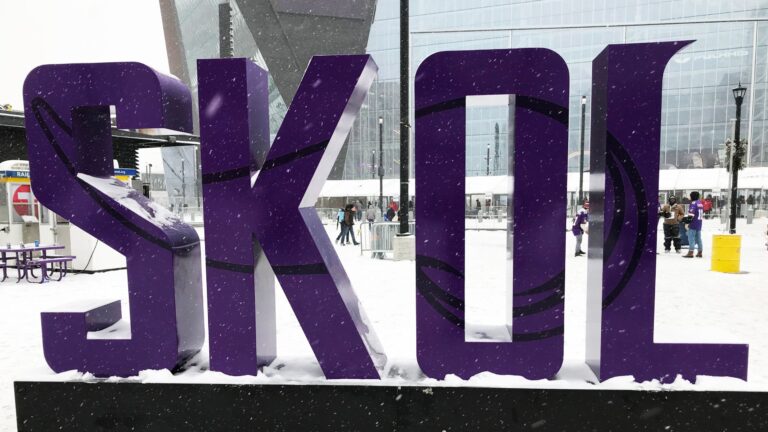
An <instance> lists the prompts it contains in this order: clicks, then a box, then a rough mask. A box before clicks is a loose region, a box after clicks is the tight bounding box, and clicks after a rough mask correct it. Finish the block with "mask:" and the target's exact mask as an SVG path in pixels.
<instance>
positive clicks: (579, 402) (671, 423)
mask: <svg viewBox="0 0 768 432" xmlns="http://www.w3.org/2000/svg"><path fill="white" fill-rule="evenodd" d="M15 390H16V414H17V418H18V428H19V431H22V432H23V431H46V432H47V431H54V430H55V431H162V432H169V431H206V432H208V431H240V430H247V431H264V432H276V431H291V432H293V431H318V432H324V431H328V432H331V431H333V432H340V431H365V432H368V431H419V432H426V431H438V432H443V431H445V432H448V431H480V432H490V431H530V430H533V431H557V432H562V431H621V432H629V431H676V432H679V431H696V432H702V431H718V432H720V431H765V430H768V409H766V407H768V393H742V392H690V391H662V392H647V391H618V390H532V389H509V388H476V387H471V388H470V387H389V386H352V385H221V384H139V383H120V384H114V383H98V384H88V383H58V382H17V383H16V384H15Z"/></svg>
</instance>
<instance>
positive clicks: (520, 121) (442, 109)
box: [415, 49, 568, 379]
mask: <svg viewBox="0 0 768 432" xmlns="http://www.w3.org/2000/svg"><path fill="white" fill-rule="evenodd" d="M415 88H416V145H415V155H416V190H417V191H418V194H419V196H420V197H421V202H422V203H423V202H428V203H429V205H420V206H417V208H416V223H417V224H418V229H417V230H416V232H417V233H418V234H417V235H418V239H417V242H416V254H417V257H416V289H417V294H416V313H417V320H416V321H417V322H416V327H417V341H418V342H417V344H418V352H417V353H418V361H419V365H420V366H421V368H422V370H423V371H424V373H425V374H427V375H428V376H430V377H432V378H438V379H441V378H443V377H445V375H447V374H455V375H458V376H459V377H462V378H469V377H471V376H472V375H475V374H477V373H480V372H483V371H490V372H494V373H497V374H505V375H521V376H524V377H527V378H530V379H540V378H550V377H552V376H553V375H555V374H556V373H557V371H558V370H559V368H560V366H561V364H562V360H563V309H564V308H563V298H564V295H565V284H564V283H565V256H564V249H565V234H564V229H563V227H564V216H565V205H566V195H565V193H566V173H567V165H566V163H567V158H568V154H567V153H568V128H567V123H566V122H567V108H566V107H567V106H568V68H567V66H566V64H565V62H564V61H563V59H562V58H561V57H560V56H559V55H557V54H556V53H554V52H553V51H550V50H547V49H513V50H484V51H456V52H441V53H437V54H434V55H432V56H430V57H429V58H427V59H426V60H425V61H424V62H423V63H422V64H421V66H420V67H419V70H418V72H417V73H416V84H415ZM493 94H515V95H517V97H516V102H515V125H514V128H515V152H514V189H513V190H514V192H515V195H514V228H513V232H510V233H509V235H510V236H513V237H512V242H513V255H514V266H513V269H512V275H513V276H512V277H513V281H512V283H509V282H508V285H509V286H508V287H507V289H508V290H509V291H511V293H510V294H511V295H510V296H509V298H512V304H508V305H507V307H508V308H513V309H512V316H513V323H514V324H513V329H512V342H511V343H486V342H483V343H470V342H466V341H465V338H464V325H465V323H464V290H465V282H464V182H465V180H464V178H465V157H466V155H465V153H466V144H465V116H466V112H465V109H464V98H465V97H466V96H470V95H493ZM509 193H510V196H511V195H512V191H509ZM466 289H472V287H471V286H469V287H466Z"/></svg>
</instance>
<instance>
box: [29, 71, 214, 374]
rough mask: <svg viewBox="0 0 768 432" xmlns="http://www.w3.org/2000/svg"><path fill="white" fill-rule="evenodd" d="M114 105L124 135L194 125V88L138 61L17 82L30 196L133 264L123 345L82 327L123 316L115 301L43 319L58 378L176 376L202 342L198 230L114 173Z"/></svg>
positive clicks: (45, 343) (47, 354) (48, 356)
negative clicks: (149, 372)
mask: <svg viewBox="0 0 768 432" xmlns="http://www.w3.org/2000/svg"><path fill="white" fill-rule="evenodd" d="M110 105H112V106H115V108H116V111H117V124H118V127H120V128H130V129H136V128H167V129H175V130H180V131H191V129H192V111H191V104H190V96H189V90H188V89H187V88H186V87H185V86H184V85H183V84H182V83H180V82H179V81H178V80H175V79H173V78H170V77H167V76H164V75H161V74H158V73H157V72H155V71H153V70H152V69H150V68H148V67H147V66H144V65H142V64H139V63H100V64H71V65H47V66H41V67H38V68H36V69H34V70H33V71H32V72H30V74H29V75H28V76H27V80H26V82H25V83H24V108H25V111H26V120H25V123H26V129H27V141H28V145H29V164H30V176H31V178H32V187H33V188H34V190H35V194H36V196H37V197H38V199H39V200H40V202H41V203H42V204H43V205H45V206H46V207H48V208H49V209H51V210H52V211H54V212H55V213H57V214H59V215H61V216H63V217H64V218H66V219H68V220H69V221H70V222H71V223H72V224H74V225H76V226H78V227H80V228H81V229H83V230H84V231H86V232H87V233H89V234H91V235H92V236H94V237H96V238H97V239H99V240H100V241H101V242H103V243H105V244H107V245H108V246H110V247H112V248H114V249H115V250H117V251H118V252H120V253H122V254H123V255H125V257H126V261H127V265H128V292H129V293H128V294H129V299H130V309H131V314H130V315H131V338H130V339H108V340H89V339H87V332H88V331H89V330H94V329H97V328H102V327H104V326H106V325H108V324H109V322H115V321H116V320H118V319H119V318H120V314H119V308H118V307H116V305H115V303H109V304H105V305H103V306H100V307H96V308H93V307H80V308H78V312H75V311H73V312H66V313H43V314H42V327H43V349H44V352H45V358H46V360H47V361H48V364H49V365H50V366H51V368H52V369H53V370H54V371H56V372H61V371H66V370H71V369H77V370H81V371H87V372H91V373H93V374H95V375H97V376H111V375H118V376H129V375H136V374H137V373H138V372H139V371H141V370H144V369H163V368H168V369H171V368H174V367H175V366H177V365H179V364H180V363H181V362H183V361H184V360H185V359H187V358H188V357H190V356H191V355H193V354H195V353H197V352H198V351H199V350H200V347H201V346H202V344H203V338H204V333H205V332H204V330H205V328H204V327H203V325H204V324H203V296H202V286H201V274H200V245H199V239H198V236H197V233H196V232H195V230H194V229H192V227H190V226H188V225H186V224H184V223H183V222H181V221H180V220H178V219H176V218H175V217H173V216H172V215H171V214H170V212H168V211H167V210H166V209H164V208H162V207H159V206H157V205H155V204H154V203H152V202H150V201H149V200H147V199H146V198H144V197H143V196H142V195H140V194H139V193H138V192H136V191H135V190H133V189H132V188H130V187H129V186H128V185H125V184H124V183H122V182H120V181H118V180H115V179H113V178H112V177H111V176H112V174H113V167H112V156H113V155H112V136H111V130H110V118H109V107H110ZM94 317H97V318H98V319H97V321H98V323H97V324H98V325H96V326H95V324H94V322H95V321H94V319H96V318H94ZM92 318H93V319H92Z"/></svg>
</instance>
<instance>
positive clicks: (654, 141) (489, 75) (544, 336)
mask: <svg viewBox="0 0 768 432" xmlns="http://www.w3.org/2000/svg"><path fill="white" fill-rule="evenodd" d="M688 43H689V42H664V43H645V44H628V45H609V46H608V47H606V48H605V50H604V51H603V52H602V53H601V54H600V55H599V56H598V57H597V58H596V59H595V61H594V62H593V80H594V89H593V100H594V105H593V124H592V130H593V134H592V152H591V158H592V161H591V166H592V172H591V176H592V180H591V184H592V191H591V194H590V198H591V204H592V206H593V210H594V211H593V215H595V217H594V219H595V220H596V221H595V223H594V224H593V227H592V235H591V236H590V245H589V247H590V256H591V257H597V258H595V259H592V260H591V262H590V266H591V268H590V279H589V305H588V308H589V310H588V313H589V315H588V320H589V323H588V335H587V341H588V344H589V348H588V359H589V360H588V361H589V363H590V366H591V367H592V368H593V369H594V370H595V371H596V373H597V375H598V376H599V378H600V379H607V378H610V377H613V376H618V375H634V376H635V378H636V379H638V380H647V379H654V378H655V379H659V380H660V381H662V382H669V381H672V380H673V379H674V378H675V377H676V376H677V375H678V374H681V375H683V376H684V377H685V378H689V379H693V378H695V376H696V375H716V376H732V377H738V378H741V379H746V371H747V357H748V348H747V346H746V345H719V344H660V343H655V342H654V341H653V316H654V297H655V294H654V284H655V271H656V268H655V265H656V263H655V247H656V246H655V236H656V220H655V218H653V217H651V216H650V215H651V213H653V212H655V203H656V200H657V195H658V171H659V158H658V154H659V144H660V133H659V130H660V114H661V83H662V76H663V72H664V68H665V66H666V64H667V62H668V61H669V59H670V58H671V57H672V55H673V54H674V53H676V52H677V51H678V50H680V49H681V48H683V47H684V46H685V45H687V44H688ZM376 71H377V67H376V65H375V63H374V62H373V60H372V59H371V57H370V56H367V55H350V56H321V57H314V58H313V59H312V61H311V62H310V64H309V66H308V68H307V71H306V73H305V75H304V78H303V80H302V82H301V84H300V86H299V88H298V91H297V93H296V96H295V98H294V99H293V102H292V104H291V106H290V108H289V110H288V113H287V114H286V116H285V120H284V122H283V125H282V126H281V128H280V129H279V131H278V133H277V137H276V138H275V140H274V143H273V144H272V146H271V147H270V143H269V119H268V102H269V101H268V89H267V72H266V71H265V70H263V69H261V68H259V67H258V66H257V65H255V64H253V63H252V62H250V61H248V60H245V59H217V60H200V61H199V62H198V77H199V98H200V100H199V102H200V103H199V105H200V113H201V115H200V124H201V145H202V152H201V154H202V170H203V193H204V198H205V205H206V212H205V218H206V221H205V222H206V223H205V230H206V237H207V239H208V241H207V242H206V260H205V266H206V271H207V287H206V288H207V291H208V295H207V299H208V304H207V307H208V317H209V322H208V323H207V324H208V328H209V338H210V339H209V342H210V355H211V363H210V364H211V369H213V370H216V371H220V372H224V373H227V374H231V375H245V374H255V373H256V371H257V370H258V368H259V366H260V365H263V364H267V363H269V362H270V361H271V360H272V359H273V358H274V356H275V343H276V341H275V339H276V331H275V299H274V289H275V288H274V280H275V277H276V278H277V280H279V282H280V285H281V286H282V287H283V289H284V290H285V293H286V297H287V298H288V301H289V302H290V304H291V306H292V308H293V310H294V312H295V314H296V317H297V318H298V320H299V322H300V324H301V326H302V329H303V330H304V332H305V334H306V336H307V339H308V340H309V342H310V345H311V347H312V349H313V351H314V353H315V355H316V357H317V359H318V361H319V363H320V365H321V367H322V369H323V372H324V373H325V376H326V377H327V378H331V379H334V378H358V379H359V378H369V379H377V378H379V377H380V372H381V368H382V366H383V365H384V364H385V362H386V353H385V352H384V349H383V347H382V346H381V344H380V343H379V341H378V339H377V337H376V334H375V332H374V329H373V327H372V326H371V325H370V322H369V321H368V319H367V318H366V314H365V311H364V310H363V309H362V308H361V306H360V302H359V301H358V299H357V297H356V295H355V292H354V290H353V287H352V286H351V284H350V281H349V278H348V277H347V275H346V273H345V271H344V268H343V266H342V265H341V263H340V261H339V259H338V257H337V256H336V254H335V252H334V249H333V247H332V245H331V243H330V240H329V239H328V237H327V236H326V235H325V233H324V231H323V229H322V226H321V224H320V221H319V219H318V217H317V214H316V213H315V212H314V209H313V205H314V203H315V200H316V197H317V194H318V192H319V190H320V187H321V185H322V183H323V182H324V180H325V179H326V178H327V176H328V173H329V170H330V169H331V166H332V164H333V161H334V160H335V158H336V156H337V155H338V153H339V151H340V148H341V146H342V144H343V142H344V140H345V138H346V136H347V134H348V132H349V130H350V127H351V125H352V123H353V121H354V119H355V116H356V115H357V112H358V111H359V109H360V107H361V105H362V103H363V100H364V98H365V96H366V94H367V91H368V89H369V87H370V85H371V83H372V81H373V79H374V77H375V75H376ZM568 89H569V75H568V68H567V66H566V64H565V62H564V61H563V60H562V58H561V57H560V56H559V55H558V54H557V53H555V52H553V51H550V50H547V49H508V50H481V51H454V52H443V53H437V54H434V55H432V56H430V57H429V58H427V59H426V60H425V61H424V62H423V63H422V64H421V66H420V67H419V69H418V71H417V73H416V82H415V105H416V106H415V109H416V124H415V130H416V142H417V145H415V156H416V161H415V169H416V176H415V177H416V179H417V180H416V181H417V190H418V191H419V195H420V196H421V197H422V198H421V199H422V200H428V201H429V202H430V205H428V206H419V207H418V208H417V210H416V212H417V213H416V221H417V222H416V223H417V224H418V232H419V239H418V240H419V241H418V242H417V251H416V252H417V259H416V275H415V277H416V287H417V293H416V299H415V303H416V310H417V329H416V332H417V344H418V346H417V348H418V350H417V351H418V352H417V355H418V361H419V365H420V366H421V368H422V370H423V371H424V373H425V374H427V375H428V376H430V377H433V378H438V379H442V378H444V377H445V376H446V375H448V374H455V375H457V376H460V377H465V378H466V377H470V376H472V375H475V374H477V373H479V372H483V371H491V372H494V373H497V374H514V375H521V376H524V377H526V378H531V379H541V378H551V377H553V376H554V375H555V374H556V373H557V371H558V369H559V368H560V366H561V364H562V360H563V342H564V341H563V326H564V321H563V314H564V307H563V298H564V290H565V261H564V253H563V249H564V247H565V245H564V237H563V236H562V233H557V232H556V231H557V230H542V229H540V227H541V226H558V224H560V223H561V220H560V219H561V216H562V214H564V213H565V208H564V206H565V203H566V199H565V191H566V172H567V169H566V168H567V167H566V161H567V119H568V111H567V105H568ZM503 93H509V94H516V95H517V97H516V102H515V103H516V108H515V121H516V124H515V142H517V143H518V145H517V147H516V149H515V150H516V151H515V153H514V155H512V156H511V157H513V158H514V166H515V167H516V172H515V177H514V181H515V184H514V189H513V190H514V191H515V193H516V196H515V200H514V206H515V209H514V215H515V223H514V237H513V238H514V240H513V241H514V245H513V246H514V254H513V255H514V256H513V258H514V260H515V263H516V265H515V266H514V274H513V281H512V283H510V284H509V285H510V286H509V288H508V289H509V290H510V298H512V299H513V300H512V302H511V303H512V304H510V305H508V307H509V308H510V313H511V316H512V317H513V319H514V333H513V335H512V341H511V342H509V343H470V342H466V341H465V338H464V298H465V296H464V253H463V251H464V244H463V240H462V237H461V236H457V235H452V233H455V232H462V231H463V229H462V224H463V217H464V209H463V190H464V181H465V179H464V175H463V174H462V173H463V167H464V165H465V162H464V157H465V156H464V149H465V146H464V142H463V140H464V136H465V133H464V127H465V121H464V116H465V114H466V113H465V98H466V96H470V95H486V94H503ZM24 97H25V109H26V112H27V113H30V115H27V116H26V126H27V134H28V142H29V157H30V169H31V174H32V185H33V187H34V189H35V190H36V191H40V193H39V195H38V199H39V200H40V201H41V202H42V203H43V204H44V205H45V206H46V207H48V208H50V209H51V210H53V211H54V212H56V213H58V214H66V215H71V217H69V219H70V221H71V223H73V224H75V225H77V226H79V227H80V228H82V229H83V230H85V231H87V232H88V233H89V234H91V235H93V236H95V237H97V238H98V239H99V240H100V241H102V242H104V243H106V244H108V245H109V246H111V247H112V248H114V249H116V250H118V251H119V252H121V253H122V254H124V255H125V256H126V258H127V263H128V289H129V296H130V299H131V308H130V311H131V326H132V329H131V335H132V337H131V338H130V339H107V340H89V339H87V337H86V333H87V332H88V331H89V330H92V329H93V327H94V326H96V325H97V324H98V323H100V324H101V325H105V324H108V323H110V322H111V323H114V322H116V321H117V320H119V319H120V315H119V308H115V307H110V306H114V305H113V304H107V305H105V306H103V307H97V308H94V309H90V310H88V311H85V312H83V311H81V312H77V313H75V312H72V313H44V314H43V316H42V331H43V344H44V351H45V357H46V359H47V361H48V363H49V365H50V366H51V368H52V369H53V370H55V371H66V370H71V369H78V370H82V371H88V372H91V373H93V374H95V375H97V376H112V375H119V376H130V375H135V374H137V373H138V372H139V371H141V370H145V369H165V368H167V369H173V368H174V367H176V366H178V365H180V364H181V363H182V362H184V361H185V360H186V359H188V358H189V357H190V356H191V355H194V354H195V353H197V352H198V351H199V350H200V348H201V346H202V344H203V339H204V334H205V332H204V327H203V326H204V325H205V324H206V323H205V322H204V319H203V307H204V303H203V298H204V296H203V292H202V289H203V287H202V284H201V271H202V269H201V265H202V263H201V250H200V244H199V239H198V236H197V234H196V233H195V231H194V230H193V229H192V228H191V227H189V226H187V225H185V224H184V223H183V222H182V221H180V220H178V219H175V218H174V217H172V216H168V215H167V214H165V213H163V212H158V211H155V210H153V207H152V206H151V205H150V203H149V202H148V201H147V200H146V199H145V198H144V197H143V196H141V195H140V194H135V193H129V192H127V191H123V190H120V189H121V188H122V187H125V188H127V186H124V185H121V184H120V183H114V182H112V183H109V184H105V182H99V181H85V180H84V179H85V178H108V177H109V176H110V175H112V172H111V169H112V167H111V165H110V163H109V161H111V160H112V155H111V153H110V152H111V142H110V138H109V132H110V131H109V106H110V105H114V106H116V109H117V122H118V127H120V128H132V129H133V128H166V129H175V130H180V131H190V130H191V128H192V120H191V119H192V108H191V106H192V104H191V100H190V92H189V90H188V89H187V88H186V87H185V86H184V85H183V84H182V83H180V82H179V81H178V80H175V79H173V78H171V77H167V76H164V75H161V74H159V73H157V72H155V71H153V70H152V69H150V68H148V67H146V66H144V65H141V64H138V63H101V64H70V65H46V66H41V67H38V68H37V69H35V70H33V71H32V72H31V73H30V74H29V76H28V77H27V80H26V82H25V85H24ZM638 101H642V103H640V102H638ZM542 173H547V178H546V181H542ZM533 185H535V187H533ZM234 196H236V197H239V199H238V200H232V197H234ZM542 197H544V198H546V200H547V205H541V202H540V200H541V198H542ZM126 200H133V201H135V204H131V205H126ZM137 209H143V210H142V211H138V210H137ZM161 213H162V214H161ZM156 218H162V220H161V221H158V220H155V219H156ZM296 245H301V247H297V246H296ZM523 250H524V251H525V253H523V252H522V251H523ZM518 251H519V252H520V253H517V252H518ZM96 316H98V317H99V320H98V323H96V322H92V317H96Z"/></svg>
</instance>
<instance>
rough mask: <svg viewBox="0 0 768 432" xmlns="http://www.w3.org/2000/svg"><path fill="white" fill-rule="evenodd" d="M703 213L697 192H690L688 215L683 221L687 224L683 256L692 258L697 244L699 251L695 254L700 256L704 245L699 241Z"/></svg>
mask: <svg viewBox="0 0 768 432" xmlns="http://www.w3.org/2000/svg"><path fill="white" fill-rule="evenodd" d="M703 215H704V204H703V203H702V202H701V200H699V193H698V192H691V205H690V206H689V207H688V215H687V216H686V218H685V219H684V221H685V223H686V224H688V227H687V228H688V254H686V255H683V258H693V250H694V249H695V248H696V247H697V246H698V248H699V253H697V254H696V256H697V257H698V258H701V257H702V252H703V251H704V245H703V244H702V243H701V225H702V220H701V219H702V216H703Z"/></svg>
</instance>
